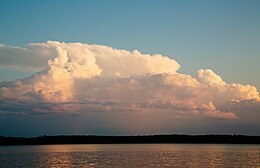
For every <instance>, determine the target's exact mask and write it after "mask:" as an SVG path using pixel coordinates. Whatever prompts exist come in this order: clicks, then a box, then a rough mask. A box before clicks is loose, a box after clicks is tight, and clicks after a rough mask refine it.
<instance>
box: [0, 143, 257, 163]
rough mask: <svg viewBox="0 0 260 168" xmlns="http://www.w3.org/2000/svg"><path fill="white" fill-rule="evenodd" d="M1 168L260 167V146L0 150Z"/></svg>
mask: <svg viewBox="0 0 260 168" xmlns="http://www.w3.org/2000/svg"><path fill="white" fill-rule="evenodd" d="M0 167H4V168H9V167H10V168H14V167H87V168H88V167H89V168H91V167H93V168H95V167H122V168H124V167H135V168H138V167H203V168H204V167H232V168H233V167H250V168H254V167H255V168H256V167H260V145H226V144H221V145H217V144H97V145H93V144H86V145H85V144H84V145H28V146H0Z"/></svg>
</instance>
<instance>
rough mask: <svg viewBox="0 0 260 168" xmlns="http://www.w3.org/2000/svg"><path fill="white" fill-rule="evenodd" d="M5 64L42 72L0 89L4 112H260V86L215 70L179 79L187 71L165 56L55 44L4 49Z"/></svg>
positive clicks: (233, 115)
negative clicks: (229, 79)
mask: <svg viewBox="0 0 260 168" xmlns="http://www.w3.org/2000/svg"><path fill="white" fill-rule="evenodd" d="M0 59H1V62H0V66H4V67H13V68H18V69H33V70H39V72H38V73H35V74H34V75H33V76H31V77H28V78H25V79H21V80H16V81H13V82H2V83H0V105H1V106H0V111H1V112H0V113H2V114H16V113H17V114H24V115H29V114H49V113H51V114H52V113H76V114H79V115H80V114H86V113H100V112H106V113H116V112H128V113H131V114H140V113H146V114H149V113H157V112H158V113H167V114H169V115H170V116H171V117H202V118H205V117H206V118H219V119H239V118H241V117H243V116H245V115H244V112H248V113H250V112H251V113H254V114H255V113H257V112H259V111H260V97H259V93H258V91H257V89H256V88H255V87H254V86H251V85H241V84H235V83H232V84H228V83H226V82H225V81H223V79H222V78H221V77H220V76H218V75H217V74H215V73H214V72H213V71H212V70H210V69H205V70H202V69H201V70H199V71H198V73H197V76H196V77H192V76H190V75H187V74H180V73H177V71H178V69H179V68H180V65H179V64H178V63H177V62H176V61H175V60H173V59H170V58H169V57H166V56H162V55H160V54H155V55H149V54H142V53H140V52H139V51H136V50H134V51H132V52H129V51H125V50H118V49H113V48H111V47H108V46H101V45H89V44H82V43H61V42H56V41H48V42H47V43H33V44H30V45H28V46H27V47H25V48H21V47H12V46H5V45H1V46H0ZM240 109H243V112H241V110H240ZM141 115H142V114H141ZM257 116H259V115H257Z"/></svg>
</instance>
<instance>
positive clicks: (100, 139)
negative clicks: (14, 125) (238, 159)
mask: <svg viewBox="0 0 260 168" xmlns="http://www.w3.org/2000/svg"><path fill="white" fill-rule="evenodd" d="M129 143H130V144H135V143H141V144H142V143H198V144H260V136H246V135H141V136H140V135H139V136H93V135H60V136H40V137H33V138H22V137H5V136H0V145H44V144H129Z"/></svg>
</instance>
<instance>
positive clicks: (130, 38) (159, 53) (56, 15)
mask: <svg viewBox="0 0 260 168" xmlns="http://www.w3.org/2000/svg"><path fill="white" fill-rule="evenodd" d="M0 23H1V26H0V82H1V83H0V135H11V136H38V135H44V134H48V135H56V134H102V135H125V134H127V135H129V134H169V133H187V134H208V133H210V134H254V135H255V134H257V135H260V130H259V128H260V124H259V123H260V98H259V92H258V90H259V89H260V78H259V75H260V74H259V72H260V66H259V65H258V64H259V62H260V47H259V46H260V1H258V0H249V1H246V0H225V1H224V0H196V1H193V0H169V1H167V0H163V1H158V0H157V1H156V0H149V1H148V0H143V1H137V0H136V1H135V0H132V1H126V0H121V1H119V0H110V1H101V0H92V1H91V0H89V1H83V0H82V1H80V0H76V1H69V0H64V1H51V0H46V1H30V0H25V1H18V0H13V1H9V0H2V1H0Z"/></svg>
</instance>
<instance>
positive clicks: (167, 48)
mask: <svg viewBox="0 0 260 168" xmlns="http://www.w3.org/2000/svg"><path fill="white" fill-rule="evenodd" d="M0 3H1V5H0V20H1V27H0V37H1V39H0V43H3V44H9V45H15V46H24V45H26V44H28V43H33V42H45V41H47V40H58V41H64V42H84V43H95V44H104V45H109V46H112V47H115V48H120V49H126V50H133V49H138V50H139V51H141V52H143V53H151V54H153V53H160V54H163V55H167V56H169V57H171V58H174V59H175V60H177V61H178V62H179V63H180V64H181V66H182V67H181V69H180V72H184V73H188V74H192V75H194V74H195V72H196V71H197V70H198V69H200V68H211V69H214V70H215V71H216V72H217V73H219V74H221V75H222V77H223V78H224V79H225V80H226V81H227V82H240V83H243V84H247V83H248V84H252V85H255V86H257V87H258V88H260V79H259V72H260V68H259V62H260V47H259V46H260V22H259V20H260V2H259V1H257V0H256V1H254V0H249V1H245V0H242V1H241V0H228V1H221V0H209V1H208V0H197V1H187V0H184V1H182V0H179V1H178V0H177V1H174V0H173V1H166V0H164V1H154V0H149V1H113V0H112V1H100V0H97V1H96V0H95V1H80V0H77V1H68V0H65V1H48V0H47V1H28V0H25V1H9V0H2V1H1V2H0ZM6 73H8V74H10V75H6ZM28 74H30V73H26V72H17V73H15V72H14V71H13V70H7V69H3V68H1V73H0V80H1V81H3V80H13V79H15V78H17V77H24V76H26V75H28Z"/></svg>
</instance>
